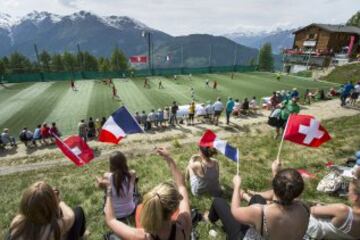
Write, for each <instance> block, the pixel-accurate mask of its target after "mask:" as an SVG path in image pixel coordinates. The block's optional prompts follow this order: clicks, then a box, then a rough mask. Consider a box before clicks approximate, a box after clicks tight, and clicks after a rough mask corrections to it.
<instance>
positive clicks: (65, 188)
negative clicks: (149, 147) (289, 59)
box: [0, 115, 360, 240]
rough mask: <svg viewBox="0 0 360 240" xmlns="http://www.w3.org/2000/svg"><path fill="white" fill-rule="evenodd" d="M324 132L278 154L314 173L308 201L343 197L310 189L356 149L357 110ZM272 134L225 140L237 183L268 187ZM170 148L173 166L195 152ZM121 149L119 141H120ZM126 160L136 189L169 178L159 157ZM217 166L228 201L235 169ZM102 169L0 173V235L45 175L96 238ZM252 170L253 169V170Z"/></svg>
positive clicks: (98, 165)
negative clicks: (316, 141) (324, 138)
mask: <svg viewBox="0 0 360 240" xmlns="http://www.w3.org/2000/svg"><path fill="white" fill-rule="evenodd" d="M324 125H325V127H326V128H327V129H328V130H329V131H330V133H331V135H332V137H333V140H332V141H330V142H329V143H327V144H325V145H323V146H322V147H321V148H319V149H312V148H305V147H302V146H299V145H295V144H291V143H288V142H286V143H285V144H284V149H283V153H282V159H283V161H284V165H285V166H292V167H296V168H306V169H307V170H308V171H310V172H311V173H317V174H318V178H317V179H315V180H312V181H309V182H307V184H306V190H305V193H304V194H303V198H304V199H305V200H308V201H315V200H317V201H322V202H339V201H341V202H345V200H344V199H339V198H335V197H330V196H328V195H326V194H322V193H318V192H316V190H315V188H316V185H317V183H318V181H319V179H320V178H321V177H322V176H323V175H324V174H325V173H326V169H325V166H324V164H325V163H326V162H327V161H334V162H335V163H341V162H343V161H344V159H346V158H347V157H349V156H352V155H353V154H354V151H355V150H357V149H358V148H359V142H360V121H359V115H357V116H354V117H344V118H341V119H337V120H330V121H326V122H324ZM272 136H273V135H272V133H261V132H256V133H253V134H246V135H244V136H239V137H236V138H232V139H229V140H230V142H231V143H232V144H233V145H236V146H237V147H238V148H239V149H240V151H241V165H240V172H241V175H242V178H243V187H244V188H248V189H254V190H263V189H266V188H268V187H269V186H270V170H269V169H270V164H271V161H272V160H273V159H274V158H275V157H276V153H277V147H278V144H279V143H278V142H274V141H273V139H272ZM175 146H176V145H175V144H174V147H173V149H172V150H171V151H172V153H173V156H174V158H175V159H176V161H177V163H178V165H179V167H180V168H181V169H183V170H184V169H185V166H186V164H187V162H188V160H189V158H190V156H191V155H192V154H193V153H196V151H197V150H196V146H195V145H187V146H180V147H179V146H178V147H175ZM120 150H121V146H120ZM128 158H129V165H130V167H131V168H133V169H135V170H136V171H137V174H138V176H139V177H140V191H141V192H142V193H145V192H146V191H148V190H149V189H151V188H152V187H154V186H155V185H156V184H158V183H159V182H161V181H167V180H169V179H170V175H169V173H168V170H167V168H166V165H165V164H164V163H163V162H162V160H161V159H160V158H159V157H157V156H153V155H149V156H141V157H131V156H129V157H128ZM218 159H219V160H220V168H221V170H220V171H221V174H220V175H221V180H220V181H221V184H222V185H223V186H224V187H225V189H226V191H225V197H226V198H227V199H228V200H229V201H230V196H231V193H232V184H231V179H232V176H233V175H234V174H235V173H236V167H235V163H234V162H231V161H229V160H227V159H225V158H224V157H223V156H220V155H219V156H218ZM107 168H108V163H107V161H106V160H105V159H104V161H96V162H92V163H91V164H90V165H89V169H87V168H76V167H74V166H66V167H59V168H52V169H50V170H40V171H32V172H27V173H19V174H14V175H9V176H1V177H0V186H1V188H0V212H1V215H2V217H1V218H0V229H1V232H0V238H2V237H1V235H2V234H4V233H5V232H6V230H7V229H8V226H9V224H10V221H11V219H12V218H13V217H14V215H15V213H16V209H17V207H18V204H19V200H20V197H21V192H22V190H23V189H24V188H26V187H27V186H28V185H29V184H30V183H33V182H35V181H39V180H45V181H47V182H49V183H50V184H51V185H53V186H57V187H58V188H59V189H60V191H61V195H62V198H63V199H64V200H65V201H66V202H67V203H69V204H70V205H71V206H75V205H79V204H80V205H82V206H83V207H84V208H85V211H86V216H87V222H88V228H89V230H90V231H91V233H92V234H91V237H90V239H94V240H97V239H101V234H102V233H104V232H105V231H107V228H106V226H105V225H104V221H103V215H102V209H101V206H102V203H103V194H102V192H101V191H98V190H97V189H96V188H95V180H94V177H93V175H94V174H96V175H100V174H102V173H103V172H104V171H106V169H107ZM255 173H256V174H255ZM191 203H192V207H196V208H199V209H200V210H201V211H204V210H206V209H208V208H209V206H210V203H211V199H210V198H209V197H207V196H204V197H200V198H194V197H191ZM210 228H214V226H211V225H208V224H205V223H200V225H199V226H198V228H197V231H198V232H199V233H200V239H208V238H209V237H208V231H209V230H210ZM215 229H216V231H217V232H218V233H219V234H220V235H219V238H218V239H225V238H224V235H223V234H222V233H221V227H220V226H219V225H217V226H215Z"/></svg>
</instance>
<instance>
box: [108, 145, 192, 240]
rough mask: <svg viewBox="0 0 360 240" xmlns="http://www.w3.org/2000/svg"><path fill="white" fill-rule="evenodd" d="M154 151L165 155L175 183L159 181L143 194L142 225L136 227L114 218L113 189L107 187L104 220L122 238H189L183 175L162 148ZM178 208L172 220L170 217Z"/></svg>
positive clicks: (189, 219) (133, 239)
mask: <svg viewBox="0 0 360 240" xmlns="http://www.w3.org/2000/svg"><path fill="white" fill-rule="evenodd" d="M156 151H157V153H158V154H159V155H160V156H162V157H163V158H164V160H165V161H166V163H167V164H168V166H169V168H170V171H171V173H172V176H173V179H174V181H175V184H172V183H161V184H159V185H158V186H156V187H155V188H153V189H152V190H151V191H150V192H148V193H147V194H145V196H144V201H143V208H142V213H141V217H140V223H141V225H142V228H140V229H136V228H133V227H130V226H128V225H126V224H125V223H122V222H120V221H118V220H116V217H115V215H114V209H113V205H112V189H111V187H107V197H106V204H105V222H106V224H107V225H108V227H109V228H110V229H111V230H112V231H113V232H114V233H115V234H116V235H117V236H119V237H120V238H122V239H132V240H165V239H166V240H185V239H189V238H190V233H191V217H190V206H189V198H188V194H187V190H186V187H185V184H184V177H183V175H182V174H181V172H180V171H179V170H178V168H177V166H176V164H175V161H174V160H173V159H172V158H171V157H170V155H169V153H168V152H167V151H166V150H165V149H163V148H157V149H156ZM176 211H178V215H177V217H176V219H175V220H172V219H171V216H172V215H173V214H174V213H175V212H176Z"/></svg>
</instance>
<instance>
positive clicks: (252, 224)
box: [204, 161, 309, 240]
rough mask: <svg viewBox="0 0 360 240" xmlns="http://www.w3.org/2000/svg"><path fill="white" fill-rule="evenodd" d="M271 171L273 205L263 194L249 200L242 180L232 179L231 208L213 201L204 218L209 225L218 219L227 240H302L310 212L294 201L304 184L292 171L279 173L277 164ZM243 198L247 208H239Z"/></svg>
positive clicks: (222, 202) (293, 170)
mask: <svg viewBox="0 0 360 240" xmlns="http://www.w3.org/2000/svg"><path fill="white" fill-rule="evenodd" d="M272 168H273V173H275V175H274V178H273V180H272V187H273V191H272V193H273V194H272V195H271V196H272V198H271V199H270V200H271V201H272V203H270V204H267V201H266V200H267V199H266V198H264V197H263V196H262V195H254V196H252V197H251V198H250V196H249V195H247V194H246V193H244V192H243V191H242V190H241V177H240V176H235V177H234V178H233V183H234V191H233V196H232V201H231V207H229V205H228V203H227V202H226V200H225V199H222V198H215V199H214V201H213V203H212V205H211V208H210V211H209V213H208V214H205V216H204V217H205V219H208V220H209V221H210V222H212V223H214V222H216V221H217V220H219V219H220V221H221V222H222V224H223V228H224V230H225V232H226V235H227V237H228V239H259V240H260V239H298V240H300V239H303V236H304V235H305V232H306V229H307V226H308V222H309V210H308V209H307V207H306V206H305V205H304V204H303V203H301V202H300V201H297V200H296V198H298V197H299V196H300V195H301V193H302V192H303V189H304V181H303V179H302V177H301V175H300V174H299V173H298V172H297V171H296V170H295V169H283V170H278V169H279V162H278V161H274V163H273V165H272ZM274 170H275V171H274ZM243 198H244V199H245V200H247V201H249V206H247V207H241V206H240V202H241V200H242V199H243ZM285 229H286V231H284V230H285Z"/></svg>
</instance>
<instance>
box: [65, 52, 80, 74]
mask: <svg viewBox="0 0 360 240" xmlns="http://www.w3.org/2000/svg"><path fill="white" fill-rule="evenodd" d="M62 60H63V63H64V67H65V70H66V71H69V72H74V71H75V70H76V69H75V68H76V65H77V61H76V57H75V56H74V55H73V54H72V53H69V52H68V51H65V52H64V55H63V57H62Z"/></svg>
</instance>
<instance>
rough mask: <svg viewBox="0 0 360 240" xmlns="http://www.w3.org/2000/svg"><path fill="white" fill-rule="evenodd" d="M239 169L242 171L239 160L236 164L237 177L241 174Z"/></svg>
mask: <svg viewBox="0 0 360 240" xmlns="http://www.w3.org/2000/svg"><path fill="white" fill-rule="evenodd" d="M239 169H240V159H239V158H238V159H237V162H236V175H237V176H239V173H240V171H239Z"/></svg>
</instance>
